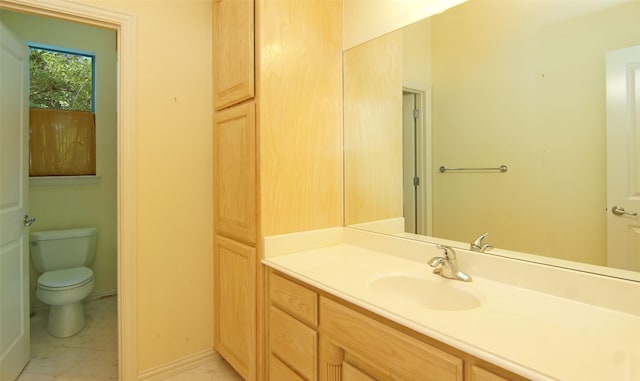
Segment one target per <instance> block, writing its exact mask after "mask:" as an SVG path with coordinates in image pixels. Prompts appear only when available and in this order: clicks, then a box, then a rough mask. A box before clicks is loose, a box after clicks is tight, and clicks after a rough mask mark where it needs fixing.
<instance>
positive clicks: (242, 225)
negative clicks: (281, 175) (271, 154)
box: [213, 101, 257, 245]
mask: <svg viewBox="0 0 640 381" xmlns="http://www.w3.org/2000/svg"><path fill="white" fill-rule="evenodd" d="M213 179H214V180H213V183H214V187H213V195H214V221H215V229H216V233H217V234H220V235H223V236H225V237H228V238H233V239H235V240H237V241H240V242H244V243H247V244H250V245H255V243H256V239H257V237H256V229H257V227H256V225H257V213H256V210H257V205H256V123H255V104H254V102H253V101H246V102H244V103H241V104H238V105H235V106H232V107H229V108H226V109H224V110H222V111H218V112H216V116H215V124H214V128H213Z"/></svg>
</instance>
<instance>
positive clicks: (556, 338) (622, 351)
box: [263, 233, 640, 381]
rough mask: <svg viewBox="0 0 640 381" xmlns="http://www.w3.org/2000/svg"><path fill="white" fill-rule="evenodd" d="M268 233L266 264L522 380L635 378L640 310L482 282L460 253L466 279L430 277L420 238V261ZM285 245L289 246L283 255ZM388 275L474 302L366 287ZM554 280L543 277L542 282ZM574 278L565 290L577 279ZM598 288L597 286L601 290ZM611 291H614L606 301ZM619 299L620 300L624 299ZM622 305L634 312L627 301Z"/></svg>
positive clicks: (639, 362) (338, 237)
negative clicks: (455, 306) (422, 299)
mask: <svg viewBox="0 0 640 381" xmlns="http://www.w3.org/2000/svg"><path fill="white" fill-rule="evenodd" d="M332 234H333V233H332ZM357 234H358V235H360V239H362V238H364V239H365V241H367V240H370V241H371V240H372V241H376V240H380V239H382V240H384V241H385V242H386V241H387V239H386V238H384V237H381V236H379V235H377V236H367V233H357ZM369 234H371V233H369ZM274 238H275V239H274V240H272V241H270V242H267V240H269V239H270V238H267V240H265V253H266V259H265V260H264V261H263V262H264V264H265V265H267V266H269V267H272V268H274V269H276V270H279V271H282V272H284V273H286V274H288V275H290V276H293V277H295V278H297V279H299V280H301V281H303V282H306V283H308V284H310V285H312V286H314V287H317V288H319V289H321V290H323V291H326V292H329V293H331V294H333V295H335V296H338V297H340V298H342V299H345V300H347V301H349V302H352V303H354V304H356V305H359V306H361V307H363V308H366V309H368V310H370V311H372V312H375V313H377V314H379V315H381V316H383V317H386V318H388V319H391V320H393V321H396V322H398V323H400V324H402V325H405V326H407V327H409V328H411V329H413V330H415V331H417V332H420V333H423V334H425V335H427V336H430V337H432V338H434V339H437V340H440V341H442V342H443V343H446V344H449V345H451V346H453V347H456V348H458V349H460V350H463V351H465V352H467V353H470V354H472V355H474V356H476V357H479V358H481V359H484V360H487V361H489V362H492V363H494V364H496V365H498V366H501V367H503V368H505V369H508V370H511V371H513V372H515V373H517V374H520V375H522V376H524V377H527V378H530V379H532V380H580V381H588V380H594V381H617V380H621V381H622V380H624V381H633V380H640V316H638V315H637V314H634V313H628V312H625V311H621V310H620V309H612V308H605V307H603V306H601V305H596V304H588V303H584V302H577V301H574V300H571V299H567V298H564V297H560V296H557V295H551V294H549V293H544V292H540V291H538V290H536V289H535V288H534V289H528V288H524V287H522V286H514V285H510V284H508V283H504V282H503V281H502V280H501V281H500V282H499V281H496V280H491V279H487V278H485V277H483V276H482V275H485V274H483V272H486V273H487V274H489V275H490V274H491V273H490V272H487V271H483V268H482V265H478V264H477V263H475V264H474V262H472V261H471V260H468V261H467V262H468V264H469V268H465V259H466V258H469V257H468V254H465V253H460V251H458V258H459V259H458V263H459V265H460V268H461V269H462V270H464V271H465V272H467V273H469V275H471V276H472V277H473V282H470V283H464V282H459V281H454V280H449V279H444V278H442V277H440V276H438V275H435V274H432V269H431V268H430V267H429V266H427V264H426V259H428V258H427V257H430V256H434V254H436V255H437V254H438V253H439V251H438V250H437V249H436V248H435V245H432V244H425V243H420V244H419V245H430V246H425V248H426V249H425V253H423V256H424V258H426V259H424V260H423V258H422V257H420V256H419V255H416V254H415V253H409V251H411V250H408V249H406V247H405V248H402V250H400V248H399V251H403V252H404V251H406V252H407V255H403V254H402V253H394V254H393V255H390V254H389V253H385V251H388V249H389V248H393V247H394V244H393V243H394V242H395V241H390V242H391V243H390V244H389V245H388V247H386V248H383V247H382V246H384V245H381V248H380V250H378V249H375V250H374V249H372V248H371V247H362V246H367V245H359V244H358V240H355V241H354V240H349V239H344V236H343V235H342V233H338V234H333V235H332V237H331V238H330V239H328V240H325V241H323V240H320V241H318V240H315V241H314V240H313V239H309V237H305V236H304V234H303V235H300V234H296V235H291V236H289V235H286V236H278V237H274ZM389 239H391V238H389ZM321 241H322V242H321ZM369 246H370V245H369ZM286 248H289V250H295V251H293V252H289V253H286V251H287V249H286ZM461 254H462V255H461ZM472 255H473V254H472ZM472 258H474V260H477V259H475V257H472ZM492 266H493V264H492ZM507 266H508V263H507ZM518 266H522V264H518ZM472 270H476V271H477V272H475V273H474V271H472ZM501 270H502V271H504V269H501ZM518 271H522V270H521V269H518ZM535 271H540V269H535ZM543 271H544V270H543ZM390 272H398V273H403V274H415V275H417V276H422V277H425V276H426V277H433V278H434V281H436V282H451V286H452V287H455V288H458V289H460V290H464V291H466V292H468V293H470V294H472V295H474V296H476V297H477V298H478V299H479V300H480V302H481V303H480V306H478V307H476V308H473V309H467V310H460V311H443V310H436V309H429V308H425V307H424V306H421V305H420V304H418V303H412V302H411V301H410V300H407V299H404V298H402V297H394V296H393V295H391V294H387V293H381V292H375V291H373V290H372V289H371V288H370V287H369V285H370V283H371V281H372V280H374V279H375V278H376V277H377V276H379V275H380V274H386V273H390ZM574 275H575V274H572V276H574ZM577 276H581V275H577ZM584 276H586V277H589V276H592V275H588V274H585V275H584ZM553 279H554V277H553V276H549V277H548V278H547V281H549V280H553ZM568 279H569V278H568ZM589 281H592V280H589ZM605 282H609V280H605ZM542 283H544V279H543V280H542ZM572 283H573V285H569V286H566V287H567V288H572V287H575V286H576V285H578V283H576V282H573V281H572ZM603 284H605V283H603ZM603 284H596V287H600V288H602V287H601V286H602V285H603ZM605 286H606V287H608V285H607V284H605ZM634 286H635V285H634V284H626V283H625V284H623V285H622V286H619V285H618V286H616V287H627V290H633V292H634V294H633V295H629V293H628V292H627V297H634V296H636V294H635V292H636V291H635V288H633V287H634ZM546 287H549V286H548V285H546ZM582 288H584V286H583V287H582ZM622 289H624V288H622ZM612 290H614V291H617V290H618V289H616V288H613V289H612ZM619 297H620V296H619V295H616V296H612V298H613V299H615V298H619ZM621 300H623V302H624V298H622V299H621ZM633 303H636V304H638V303H640V301H634V302H633ZM623 304H624V303H623ZM622 309H623V310H624V309H625V308H622ZM628 309H629V310H632V311H635V305H634V306H630V307H629V308H628Z"/></svg>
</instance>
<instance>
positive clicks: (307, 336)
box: [269, 306, 318, 380]
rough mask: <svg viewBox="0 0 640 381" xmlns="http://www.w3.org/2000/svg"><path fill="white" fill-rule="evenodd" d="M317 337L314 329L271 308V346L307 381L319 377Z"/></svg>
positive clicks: (275, 352) (272, 349)
mask: <svg viewBox="0 0 640 381" xmlns="http://www.w3.org/2000/svg"><path fill="white" fill-rule="evenodd" d="M317 336H318V334H317V333H316V331H314V330H313V329H311V328H309V327H307V326H306V325H304V324H303V323H301V322H299V321H297V320H296V319H294V318H293V317H291V316H290V315H288V314H287V313H285V312H283V311H282V310H280V309H279V308H277V307H273V306H271V307H270V308H269V346H270V348H271V352H273V353H274V354H276V355H278V357H280V358H282V359H283V360H284V361H286V363H287V365H289V366H290V367H291V368H292V369H295V370H296V371H297V372H298V373H300V374H301V375H302V376H304V378H305V379H307V380H315V379H316V377H317V376H316V375H317V366H318V364H317V356H316V348H317Z"/></svg>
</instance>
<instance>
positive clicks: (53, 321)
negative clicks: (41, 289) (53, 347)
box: [47, 301, 86, 337]
mask: <svg viewBox="0 0 640 381" xmlns="http://www.w3.org/2000/svg"><path fill="white" fill-rule="evenodd" d="M85 324H86V321H85V318H84V306H83V305H82V302H81V301H80V302H77V303H70V304H65V305H61V306H50V309H49V322H48V323H47V331H49V334H51V336H55V337H69V336H73V335H75V334H76V333H78V332H80V330H81V329H82V328H84V326H85Z"/></svg>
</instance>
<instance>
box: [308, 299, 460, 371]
mask: <svg viewBox="0 0 640 381" xmlns="http://www.w3.org/2000/svg"><path fill="white" fill-rule="evenodd" d="M320 334H321V335H322V337H323V340H326V341H328V342H330V343H331V346H332V347H335V348H339V349H340V351H342V353H344V358H345V359H348V358H349V357H352V358H357V359H361V360H362V364H364V365H366V364H368V365H367V367H368V369H361V370H362V371H364V372H365V373H366V374H369V375H375V374H386V375H389V376H390V378H391V379H401V380H421V381H462V379H463V369H464V367H463V359H462V358H459V357H457V356H455V355H453V354H450V353H447V352H445V351H442V350H440V349H438V348H436V347H434V346H432V345H429V344H427V343H425V342H423V341H421V340H418V339H416V338H415V337H412V336H409V335H407V334H405V333H402V332H399V331H397V330H395V329H393V328H391V327H389V326H387V325H385V324H383V323H382V322H380V321H378V320H375V319H373V318H371V317H370V316H368V315H365V314H362V313H360V312H358V311H356V310H353V309H351V308H350V307H347V306H345V305H343V304H341V303H338V302H335V301H333V300H331V299H328V298H325V297H321V298H320ZM321 358H323V359H324V358H327V356H325V355H324V352H322V353H321ZM345 361H346V360H345ZM321 366H324V365H321ZM372 378H374V379H376V378H378V377H375V376H373V377H372ZM356 379H357V378H356Z"/></svg>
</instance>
